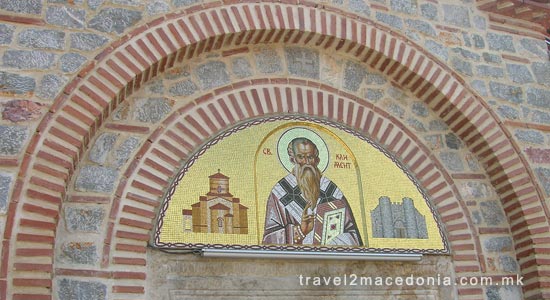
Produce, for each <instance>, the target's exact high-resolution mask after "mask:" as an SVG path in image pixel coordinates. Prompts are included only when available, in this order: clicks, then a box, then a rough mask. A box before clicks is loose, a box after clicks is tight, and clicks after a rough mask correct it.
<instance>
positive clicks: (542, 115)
mask: <svg viewBox="0 0 550 300" xmlns="http://www.w3.org/2000/svg"><path fill="white" fill-rule="evenodd" d="M531 121H533V122H535V123H545V124H550V114H549V113H547V112H544V111H538V110H535V111H533V115H532V116H531Z"/></svg>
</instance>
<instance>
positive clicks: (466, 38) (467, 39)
mask: <svg viewBox="0 0 550 300" xmlns="http://www.w3.org/2000/svg"><path fill="white" fill-rule="evenodd" d="M462 39H463V40H464V46H466V47H472V40H471V39H470V35H469V34H468V33H467V32H465V31H463V32H462Z"/></svg>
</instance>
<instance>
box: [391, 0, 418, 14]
mask: <svg viewBox="0 0 550 300" xmlns="http://www.w3.org/2000/svg"><path fill="white" fill-rule="evenodd" d="M390 7H391V10H392V11H398V12H402V13H406V14H409V15H414V14H416V9H417V7H418V4H417V3H416V0H390Z"/></svg>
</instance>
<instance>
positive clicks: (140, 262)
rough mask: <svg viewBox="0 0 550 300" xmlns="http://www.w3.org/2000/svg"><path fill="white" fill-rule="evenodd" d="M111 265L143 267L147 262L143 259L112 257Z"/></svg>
mask: <svg viewBox="0 0 550 300" xmlns="http://www.w3.org/2000/svg"><path fill="white" fill-rule="evenodd" d="M113 263H114V264H116V265H133V266H145V265H146V264H147V262H146V261H145V259H143V258H128V257H113Z"/></svg>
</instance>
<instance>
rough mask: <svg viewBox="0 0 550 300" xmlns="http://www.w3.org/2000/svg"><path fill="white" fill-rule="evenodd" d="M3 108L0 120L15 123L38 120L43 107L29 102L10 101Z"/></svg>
mask: <svg viewBox="0 0 550 300" xmlns="http://www.w3.org/2000/svg"><path fill="white" fill-rule="evenodd" d="M3 106H4V110H3V111H2V120H8V121H11V122H14V123H17V122H25V121H32V120H36V119H38V118H40V117H41V116H42V111H41V108H42V107H43V106H44V105H43V104H40V103H36V102H32V101H29V100H11V101H9V102H7V103H5V104H4V105H3Z"/></svg>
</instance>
